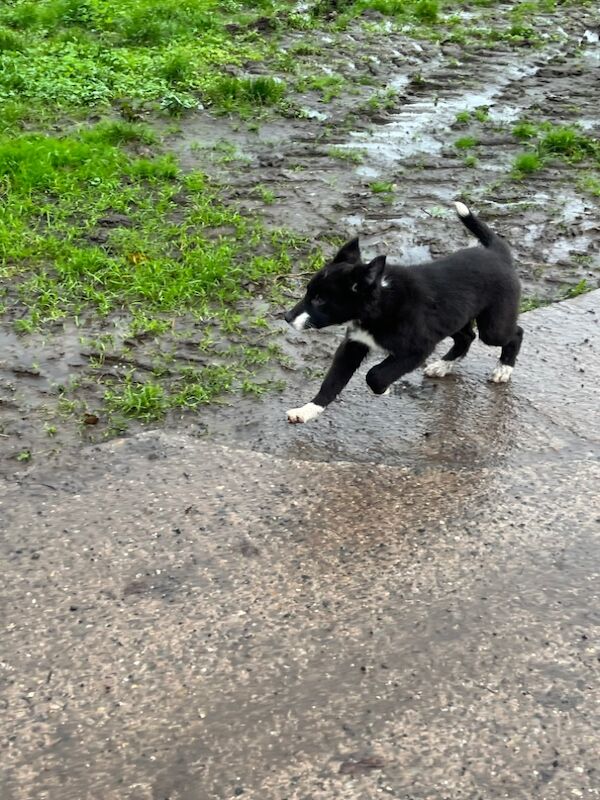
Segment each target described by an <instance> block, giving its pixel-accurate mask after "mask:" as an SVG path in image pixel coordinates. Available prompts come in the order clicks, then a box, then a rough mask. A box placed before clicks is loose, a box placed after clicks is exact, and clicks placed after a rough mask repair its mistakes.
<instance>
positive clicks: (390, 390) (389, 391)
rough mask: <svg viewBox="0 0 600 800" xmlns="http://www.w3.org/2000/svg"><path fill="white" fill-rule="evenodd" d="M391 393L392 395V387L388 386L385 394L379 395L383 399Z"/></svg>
mask: <svg viewBox="0 0 600 800" xmlns="http://www.w3.org/2000/svg"><path fill="white" fill-rule="evenodd" d="M391 393H392V387H391V386H388V388H387V389H386V390H385V392H382V393H381V397H385V396H386V395H387V394H391Z"/></svg>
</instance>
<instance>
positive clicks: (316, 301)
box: [311, 294, 325, 306]
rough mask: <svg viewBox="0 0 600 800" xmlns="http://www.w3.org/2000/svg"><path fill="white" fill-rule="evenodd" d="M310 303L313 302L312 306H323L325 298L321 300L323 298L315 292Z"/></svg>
mask: <svg viewBox="0 0 600 800" xmlns="http://www.w3.org/2000/svg"><path fill="white" fill-rule="evenodd" d="M311 303H312V304H313V306H323V305H325V300H323V298H322V297H319V295H318V294H317V295H315V296H314V297H313V299H312V300H311Z"/></svg>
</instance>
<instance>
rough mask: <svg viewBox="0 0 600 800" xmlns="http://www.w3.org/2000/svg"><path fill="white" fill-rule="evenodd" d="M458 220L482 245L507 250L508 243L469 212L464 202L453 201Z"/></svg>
mask: <svg viewBox="0 0 600 800" xmlns="http://www.w3.org/2000/svg"><path fill="white" fill-rule="evenodd" d="M454 205H455V206H456V213H457V214H458V216H459V217H460V221H461V222H462V224H463V225H464V226H465V228H468V230H470V231H471V233H472V234H473V236H475V237H476V238H477V239H479V241H480V242H481V244H482V245H483V246H484V247H495V248H497V249H498V250H502V251H505V252H507V253H508V252H509V249H508V245H507V244H506V242H505V241H504V240H503V239H501V238H500V237H499V236H498V234H496V233H494V231H493V230H492V229H491V228H488V226H487V225H486V224H485V222H482V221H481V220H480V219H479V218H478V217H476V216H475V214H473V213H471V211H469V209H468V208H467V206H466V205H465V204H464V203H454Z"/></svg>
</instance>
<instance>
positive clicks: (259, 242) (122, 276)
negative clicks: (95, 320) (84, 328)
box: [0, 123, 293, 329]
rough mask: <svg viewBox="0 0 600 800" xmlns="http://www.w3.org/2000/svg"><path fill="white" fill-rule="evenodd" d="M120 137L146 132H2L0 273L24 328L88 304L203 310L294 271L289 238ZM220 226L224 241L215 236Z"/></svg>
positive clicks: (166, 158)
mask: <svg viewBox="0 0 600 800" xmlns="http://www.w3.org/2000/svg"><path fill="white" fill-rule="evenodd" d="M123 137H124V138H125V140H126V141H127V142H131V141H132V140H133V139H134V137H137V138H136V140H137V141H148V139H149V135H148V132H147V130H146V129H145V128H143V127H141V126H137V127H136V126H127V127H126V128H124V127H123V125H122V124H120V123H119V124H118V126H117V127H116V128H115V127H113V126H109V125H101V126H97V127H96V128H91V129H82V130H81V131H80V132H79V133H77V134H73V135H70V136H64V137H49V136H41V135H21V136H18V137H5V138H0V182H1V183H2V185H3V187H4V198H3V203H2V204H1V205H0V223H1V225H0V278H2V281H3V284H4V287H5V291H8V289H7V288H6V287H8V286H9V285H10V293H11V295H12V296H14V295H16V296H17V298H18V301H19V302H20V303H22V304H24V305H26V306H27V307H28V309H29V314H28V316H27V317H25V318H24V320H22V321H21V328H22V329H24V328H25V327H26V326H28V324H29V322H30V323H31V324H33V325H37V324H40V323H43V322H44V321H47V320H51V319H58V318H61V317H63V316H65V315H66V314H74V313H78V312H79V311H80V310H81V309H82V308H84V307H85V306H86V305H92V306H94V307H95V308H96V309H97V310H98V311H99V312H100V313H102V314H106V313H108V312H109V311H110V310H111V309H115V308H118V307H127V308H129V309H130V310H133V309H134V308H135V307H136V305H137V304H143V305H144V307H145V309H146V310H147V311H153V312H160V311H169V310H177V309H192V310H195V311H196V312H202V310H206V309H207V308H208V307H209V306H210V304H213V303H217V304H218V303H221V304H222V303H225V302H227V303H231V302H235V301H236V300H238V299H240V298H241V297H242V296H243V294H244V291H243V288H242V285H243V281H244V280H249V281H257V280H261V279H263V278H265V277H266V276H268V275H269V274H272V273H277V274H281V273H285V272H286V271H287V269H288V267H289V256H288V251H289V249H290V245H292V246H293V241H292V240H290V239H289V237H287V238H286V237H285V236H282V235H279V234H277V232H275V233H270V234H269V233H267V232H266V231H264V230H263V229H262V228H261V226H260V225H259V224H258V223H257V222H253V221H251V220H249V219H246V218H244V217H243V216H242V215H241V214H240V213H239V212H238V211H237V210H236V209H235V208H232V207H228V206H225V205H223V204H222V203H221V202H220V201H219V199H218V192H217V190H216V189H215V188H214V187H212V186H211V185H210V184H209V182H208V181H207V179H206V178H205V177H204V176H203V175H202V174H200V173H193V174H190V175H187V176H185V177H184V176H182V175H181V173H180V170H179V167H178V165H177V162H176V161H175V159H174V158H173V156H172V155H157V156H154V157H150V156H145V157H143V158H139V157H136V156H135V155H133V154H130V153H128V152H127V151H126V150H125V149H124V148H123V147H119V146H118V145H117V144H115V143H113V142H114V141H115V140H118V139H120V138H123ZM182 195H184V196H185V203H184V204H183V205H182V204H181V197H182ZM174 198H177V199H178V202H177V203H176V202H175V201H174ZM182 213H183V216H182ZM223 226H227V227H228V229H229V230H230V231H231V233H230V235H229V236H228V238H227V239H223V238H222V237H218V236H217V237H215V236H213V235H212V234H211V231H212V230H213V229H215V228H222V227H223ZM249 241H251V242H253V252H254V255H252V256H251V257H248V242H249ZM28 321H29V322H28Z"/></svg>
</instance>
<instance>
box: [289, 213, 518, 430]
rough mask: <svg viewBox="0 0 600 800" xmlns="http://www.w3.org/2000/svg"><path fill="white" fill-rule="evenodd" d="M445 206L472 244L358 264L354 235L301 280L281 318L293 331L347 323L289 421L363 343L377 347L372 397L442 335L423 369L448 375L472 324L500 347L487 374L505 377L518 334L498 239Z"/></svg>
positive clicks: (505, 255) (329, 391) (513, 289)
mask: <svg viewBox="0 0 600 800" xmlns="http://www.w3.org/2000/svg"><path fill="white" fill-rule="evenodd" d="M455 205H456V210H457V212H458V216H459V217H460V219H461V220H462V222H463V224H464V225H465V226H466V227H467V228H468V229H469V230H470V231H471V233H473V234H474V235H475V236H476V237H477V239H479V241H480V243H481V244H482V245H483V246H482V247H470V248H466V249H464V250H459V251H458V252H457V253H453V254H452V255H450V256H446V257H445V258H440V259H438V260H437V261H432V262H429V263H427V264H418V265H415V266H410V267H400V266H392V265H387V266H386V257H385V256H377V257H376V258H374V259H373V260H372V261H370V262H369V263H368V264H363V262H362V259H361V255H360V249H359V244H358V239H353V240H352V241H351V242H348V244H346V245H344V246H343V247H342V249H341V250H340V251H339V253H338V254H337V255H336V256H335V258H334V259H333V261H331V263H329V264H327V266H325V267H323V269H321V270H319V272H317V273H316V274H315V275H314V277H313V278H311V280H310V282H309V284H308V287H307V289H306V295H305V296H304V298H303V299H302V300H301V301H300V302H299V303H298V304H297V305H296V306H294V308H293V309H292V310H291V311H289V312H288V313H287V314H286V315H285V319H286V321H287V322H289V323H290V324H291V325H292V326H293V327H294V328H296V329H297V330H305V329H306V328H325V327H327V326H329V325H341V324H343V323H348V322H349V323H350V324H349V326H348V330H347V333H346V338H345V339H344V341H343V342H342V344H341V345H340V346H339V348H338V349H337V352H336V354H335V357H334V359H333V364H332V365H331V367H330V369H329V372H328V373H327V375H326V377H325V380H324V381H323V384H322V386H321V388H320V389H319V391H318V392H317V394H316V395H315V397H314V398H313V400H312V401H311V402H310V403H306V405H304V406H302V407H300V408H293V409H290V411H288V412H287V417H288V420H289V422H308V421H309V420H311V419H314V418H315V417H318V416H319V414H321V413H322V412H323V411H324V409H325V408H326V407H327V406H328V405H329V404H330V403H331V402H332V401H333V400H335V398H336V397H337V396H338V394H339V393H340V392H341V391H342V389H343V388H344V386H345V385H346V384H347V383H348V381H349V380H350V378H351V377H352V375H353V373H354V372H355V371H356V370H357V369H358V367H359V366H360V364H361V362H362V361H363V359H364V358H365V356H366V355H367V354H368V353H369V351H370V350H380V351H383V352H384V353H385V354H386V356H385V358H384V359H383V361H382V362H381V363H380V364H377V365H376V366H374V367H372V368H371V369H370V370H369V372H368V373H367V383H368V385H369V386H370V388H371V389H372V390H373V392H375V394H383V393H385V392H386V391H387V390H388V388H389V387H390V385H391V384H392V383H393V382H394V381H397V380H398V378H400V377H402V375H405V374H406V373H407V372H412V370H414V369H416V368H417V367H419V366H420V365H421V364H423V362H424V361H425V359H426V358H427V357H428V356H429V355H430V354H431V353H432V352H433V350H434V349H435V347H436V345H437V344H438V343H439V342H440V341H441V340H442V339H444V338H446V337H447V336H451V337H452V338H453V339H454V345H453V346H452V348H451V349H450V350H449V351H448V352H447V353H446V354H445V355H444V356H443V358H442V359H441V361H435V362H434V363H432V364H429V365H428V366H427V367H426V368H425V374H426V375H427V376H429V377H432V378H442V377H444V376H445V375H448V374H449V373H450V372H451V371H452V368H453V367H454V363H455V361H456V360H457V359H459V358H463V357H464V356H465V355H466V354H467V352H468V350H469V347H470V346H471V343H472V342H473V339H474V338H475V333H474V331H473V323H474V322H476V323H477V331H478V333H479V338H480V339H481V340H482V341H483V342H484V343H485V344H488V345H491V346H493V347H501V348H502V351H501V353H500V361H499V362H498V365H497V367H496V369H495V370H494V372H493V374H492V376H491V380H492V381H494V382H495V383H506V381H508V380H509V378H510V375H511V372H512V370H513V367H514V365H515V361H516V358H517V354H518V352H519V349H520V347H521V340H522V338H523V329H522V328H521V327H519V326H518V325H517V318H518V315H519V301H520V294H521V290H520V284H519V278H518V276H517V273H516V271H515V268H514V266H513V260H512V256H511V253H510V249H509V247H508V245H507V244H506V242H504V240H503V239H501V238H500V237H499V236H498V235H497V234H495V233H494V232H493V231H492V230H491V229H490V228H489V227H488V226H487V225H485V224H484V223H483V222H481V220H479V219H478V218H477V217H476V216H475V215H474V214H472V213H471V212H470V211H469V209H468V208H467V207H466V206H465V205H464V204H463V203H456V204H455Z"/></svg>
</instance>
